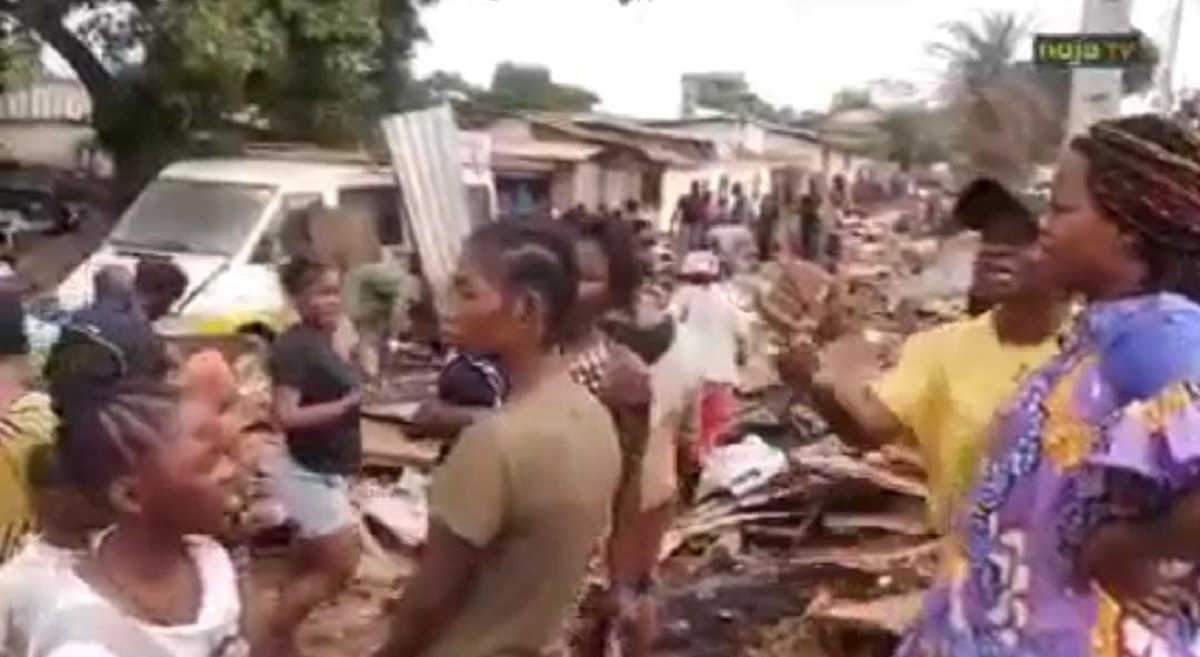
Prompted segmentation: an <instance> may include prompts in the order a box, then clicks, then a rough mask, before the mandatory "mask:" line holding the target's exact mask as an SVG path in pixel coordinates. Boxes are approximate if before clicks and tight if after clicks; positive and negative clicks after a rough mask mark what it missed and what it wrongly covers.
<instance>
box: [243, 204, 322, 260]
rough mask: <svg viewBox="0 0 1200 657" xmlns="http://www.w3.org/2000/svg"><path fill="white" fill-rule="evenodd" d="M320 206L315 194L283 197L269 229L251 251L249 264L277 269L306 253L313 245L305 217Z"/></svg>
mask: <svg viewBox="0 0 1200 657" xmlns="http://www.w3.org/2000/svg"><path fill="white" fill-rule="evenodd" d="M320 205H321V197H320V195H318V194H288V195H286V196H284V197H283V202H282V203H281V204H280V206H279V210H278V211H277V212H276V213H275V216H274V217H273V218H272V219H271V225H270V226H268V227H267V231H266V232H265V233H263V236H262V238H260V239H259V241H258V245H257V246H255V247H254V254H253V255H252V256H251V259H250V261H251V262H253V263H254V264H259V265H276V264H279V263H281V262H283V261H284V260H286V259H287V258H289V257H291V256H294V255H296V254H297V253H300V252H301V251H304V250H307V248H308V246H309V245H310V244H311V243H312V237H311V235H310V234H309V226H308V217H309V213H310V211H311V209H312V208H313V207H314V206H320Z"/></svg>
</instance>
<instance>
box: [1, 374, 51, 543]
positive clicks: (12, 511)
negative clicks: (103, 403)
mask: <svg viewBox="0 0 1200 657" xmlns="http://www.w3.org/2000/svg"><path fill="white" fill-rule="evenodd" d="M56 423H57V420H56V419H55V417H54V412H53V411H52V410H50V398H49V397H47V396H46V395H44V394H42V393H40V392H29V393H26V394H24V395H22V396H21V397H18V398H17V399H16V400H15V401H14V402H13V403H12V405H11V406H9V407H8V409H6V410H5V411H4V412H3V413H2V414H0V563H4V562H5V561H7V560H8V558H9V557H11V556H12V555H13V554H14V553H16V552H17V550H19V549H20V547H21V539H22V538H24V536H25V534H27V533H28V532H29V531H30V530H31V529H32V528H33V525H34V521H35V518H34V512H33V496H32V494H31V492H30V488H29V472H28V469H29V453H30V451H32V450H33V448H34V446H35V445H40V444H49V443H50V442H51V441H53V440H54V427H55V425H56Z"/></svg>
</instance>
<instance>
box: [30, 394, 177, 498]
mask: <svg viewBox="0 0 1200 657" xmlns="http://www.w3.org/2000/svg"><path fill="white" fill-rule="evenodd" d="M92 383H93V382H90V381H78V380H77V381H74V382H71V381H62V382H57V385H55V386H52V390H53V391H54V397H53V399H52V402H53V406H54V410H55V413H56V414H57V415H58V419H59V423H58V427H57V429H56V432H57V433H56V436H55V439H56V442H55V448H56V453H55V456H56V457H57V459H56V460H57V463H58V466H59V467H60V468H61V472H62V477H63V479H65V480H67V481H69V482H71V483H72V484H75V485H78V486H80V487H82V488H83V489H85V490H91V491H96V492H99V491H103V490H104V489H106V488H107V487H108V486H109V485H110V484H112V482H113V481H115V480H116V479H117V478H119V477H121V476H122V475H124V474H125V473H127V472H129V470H130V469H131V468H133V467H134V466H135V465H136V464H137V462H138V461H139V460H140V459H141V458H142V457H144V456H145V455H146V454H147V453H148V452H149V451H150V450H151V448H153V446H154V445H155V444H156V442H157V441H160V440H162V439H163V437H164V431H163V427H164V426H165V424H166V423H167V422H168V421H169V418H170V416H171V414H172V413H174V412H175V411H176V410H177V409H178V401H179V393H178V390H177V389H176V388H174V387H173V386H170V385H168V384H167V383H165V382H163V381H162V380H156V379H152V378H147V377H130V378H123V379H118V380H116V381H114V382H112V383H110V384H108V385H92ZM68 399H69V403H68V402H67V400H68Z"/></svg>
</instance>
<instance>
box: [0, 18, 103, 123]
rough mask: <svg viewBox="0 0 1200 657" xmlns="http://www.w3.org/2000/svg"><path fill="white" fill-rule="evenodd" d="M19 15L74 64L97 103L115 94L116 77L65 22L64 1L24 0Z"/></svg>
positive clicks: (95, 103)
mask: <svg viewBox="0 0 1200 657" xmlns="http://www.w3.org/2000/svg"><path fill="white" fill-rule="evenodd" d="M16 16H17V19H18V20H20V21H21V22H22V23H24V24H25V26H26V27H28V28H29V29H31V30H33V31H34V32H36V33H37V35H38V36H39V37H41V39H42V40H43V41H45V42H46V44H47V45H49V46H50V47H51V48H53V49H54V50H55V51H56V52H58V54H59V55H61V56H62V58H63V59H65V60H66V61H67V63H68V64H70V66H71V69H72V70H73V71H75V75H76V76H78V77H79V81H80V82H81V83H83V86H84V87H85V88H86V89H87V90H88V95H90V96H91V97H92V104H93V105H99V104H100V103H103V102H105V101H106V100H108V99H110V98H111V97H112V95H113V92H114V90H115V87H116V79H115V78H114V77H113V75H112V74H111V73H109V72H108V70H107V69H105V68H104V65H103V64H101V63H100V60H99V58H97V57H96V54H95V53H94V52H92V49H91V48H89V47H88V45H87V44H86V43H84V42H83V40H81V39H80V38H79V37H78V36H77V35H76V34H75V33H74V32H72V31H71V30H70V29H68V28H67V26H66V25H65V24H64V23H63V19H64V18H65V17H66V7H65V4H64V3H61V2H51V1H50V0H21V1H20V2H19V4H18V5H17V7H16Z"/></svg>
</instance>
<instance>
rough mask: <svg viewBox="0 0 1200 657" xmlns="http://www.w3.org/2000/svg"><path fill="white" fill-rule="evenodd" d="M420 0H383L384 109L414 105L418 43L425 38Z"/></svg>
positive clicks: (381, 22) (380, 16)
mask: <svg viewBox="0 0 1200 657" xmlns="http://www.w3.org/2000/svg"><path fill="white" fill-rule="evenodd" d="M417 2H418V0H380V3H379V31H380V35H381V37H382V43H381V46H380V58H381V60H382V61H381V64H382V67H383V108H384V110H385V111H387V112H397V111H401V110H404V109H408V108H409V105H410V104H411V102H410V101H411V98H410V92H411V85H412V57H413V50H414V46H415V45H416V43H417V42H418V41H420V40H421V39H423V38H424V37H425V32H424V30H423V29H422V28H421V19H420V15H419V13H418V7H417Z"/></svg>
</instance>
